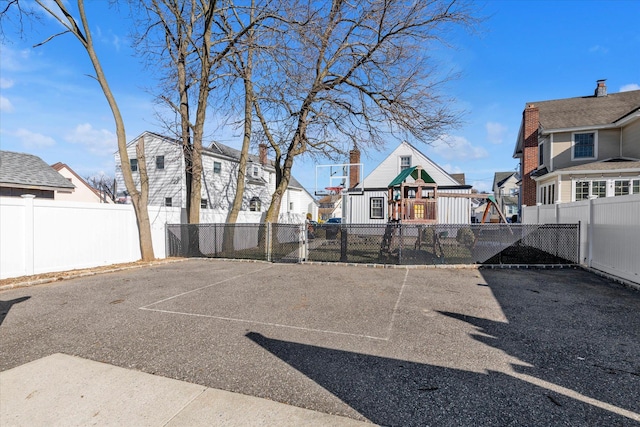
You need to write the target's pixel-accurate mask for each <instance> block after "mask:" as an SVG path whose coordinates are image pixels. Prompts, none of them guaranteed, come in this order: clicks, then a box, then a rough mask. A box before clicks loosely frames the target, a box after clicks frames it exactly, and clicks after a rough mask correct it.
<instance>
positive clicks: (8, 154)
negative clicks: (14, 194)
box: [0, 151, 76, 190]
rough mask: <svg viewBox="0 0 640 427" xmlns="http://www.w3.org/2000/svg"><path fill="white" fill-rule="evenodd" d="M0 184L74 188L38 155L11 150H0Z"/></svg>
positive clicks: (6, 185)
mask: <svg viewBox="0 0 640 427" xmlns="http://www.w3.org/2000/svg"><path fill="white" fill-rule="evenodd" d="M0 185H2V186H5V187H17V188H34V189H36V188H37V189H45V190H69V189H71V190H73V189H74V188H76V186H75V185H73V184H72V183H71V182H69V180H68V179H66V178H65V177H63V176H62V175H60V174H59V173H58V172H57V171H56V170H55V169H53V168H52V167H51V166H49V165H48V164H46V163H45V162H44V160H42V159H41V158H40V157H38V156H34V155H33V154H26V153H14V152H13V151H0Z"/></svg>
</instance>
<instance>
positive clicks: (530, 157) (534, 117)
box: [520, 104, 540, 206]
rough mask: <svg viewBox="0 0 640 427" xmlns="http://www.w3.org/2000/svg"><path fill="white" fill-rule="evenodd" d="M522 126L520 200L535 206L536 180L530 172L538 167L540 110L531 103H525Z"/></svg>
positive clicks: (524, 203)
mask: <svg viewBox="0 0 640 427" xmlns="http://www.w3.org/2000/svg"><path fill="white" fill-rule="evenodd" d="M522 123H523V127H524V135H523V137H524V144H523V147H522V163H521V168H522V170H521V171H520V176H521V177H522V194H521V200H522V204H523V205H527V206H535V204H536V182H535V181H534V180H533V179H532V178H531V173H532V172H534V171H535V170H536V169H537V168H538V128H539V126H540V112H539V110H538V107H536V106H535V105H533V104H529V105H527V107H526V108H525V109H524V111H523V112H522Z"/></svg>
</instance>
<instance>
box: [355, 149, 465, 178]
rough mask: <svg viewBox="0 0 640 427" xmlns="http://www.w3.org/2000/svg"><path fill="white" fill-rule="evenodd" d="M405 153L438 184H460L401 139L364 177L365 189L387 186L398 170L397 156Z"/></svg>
mask: <svg viewBox="0 0 640 427" xmlns="http://www.w3.org/2000/svg"><path fill="white" fill-rule="evenodd" d="M405 155H410V156H412V159H411V163H412V164H413V165H422V167H423V169H424V170H425V171H427V173H428V174H429V176H431V178H432V179H433V180H434V181H435V182H436V183H437V184H438V186H440V187H442V186H451V187H454V186H455V187H458V186H460V185H461V184H460V183H459V182H458V181H456V179H454V178H453V177H452V176H451V175H450V174H448V173H447V172H446V171H445V170H444V169H443V168H442V167H440V166H439V165H438V164H437V163H435V162H434V161H433V160H431V159H430V158H429V157H427V156H426V155H424V154H423V153H422V152H420V150H418V149H417V148H416V147H414V146H413V145H411V144H409V143H408V142H406V141H403V142H401V143H400V144H398V146H397V147H396V148H395V149H393V151H391V153H389V155H388V156H387V157H386V158H385V159H384V160H382V162H380V164H378V166H376V167H375V168H374V169H373V170H372V171H371V172H370V173H369V174H368V175H367V176H366V177H365V178H364V181H363V182H364V187H365V189H370V188H384V187H387V185H388V183H389V181H390V180H392V179H394V178H393V177H394V176H395V175H396V174H397V173H398V171H399V166H400V164H399V162H398V161H397V159H398V157H401V156H405ZM460 188H471V186H461V187H460Z"/></svg>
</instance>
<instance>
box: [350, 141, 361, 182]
mask: <svg viewBox="0 0 640 427" xmlns="http://www.w3.org/2000/svg"><path fill="white" fill-rule="evenodd" d="M349 163H350V164H351V165H353V164H354V163H360V150H358V149H357V148H354V149H353V150H351V151H349ZM359 174H360V168H359V167H358V166H349V188H354V187H355V186H356V184H358V183H359V182H360V176H359Z"/></svg>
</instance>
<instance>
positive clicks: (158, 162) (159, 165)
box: [156, 156, 164, 169]
mask: <svg viewBox="0 0 640 427" xmlns="http://www.w3.org/2000/svg"><path fill="white" fill-rule="evenodd" d="M156 169H164V156H156Z"/></svg>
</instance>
